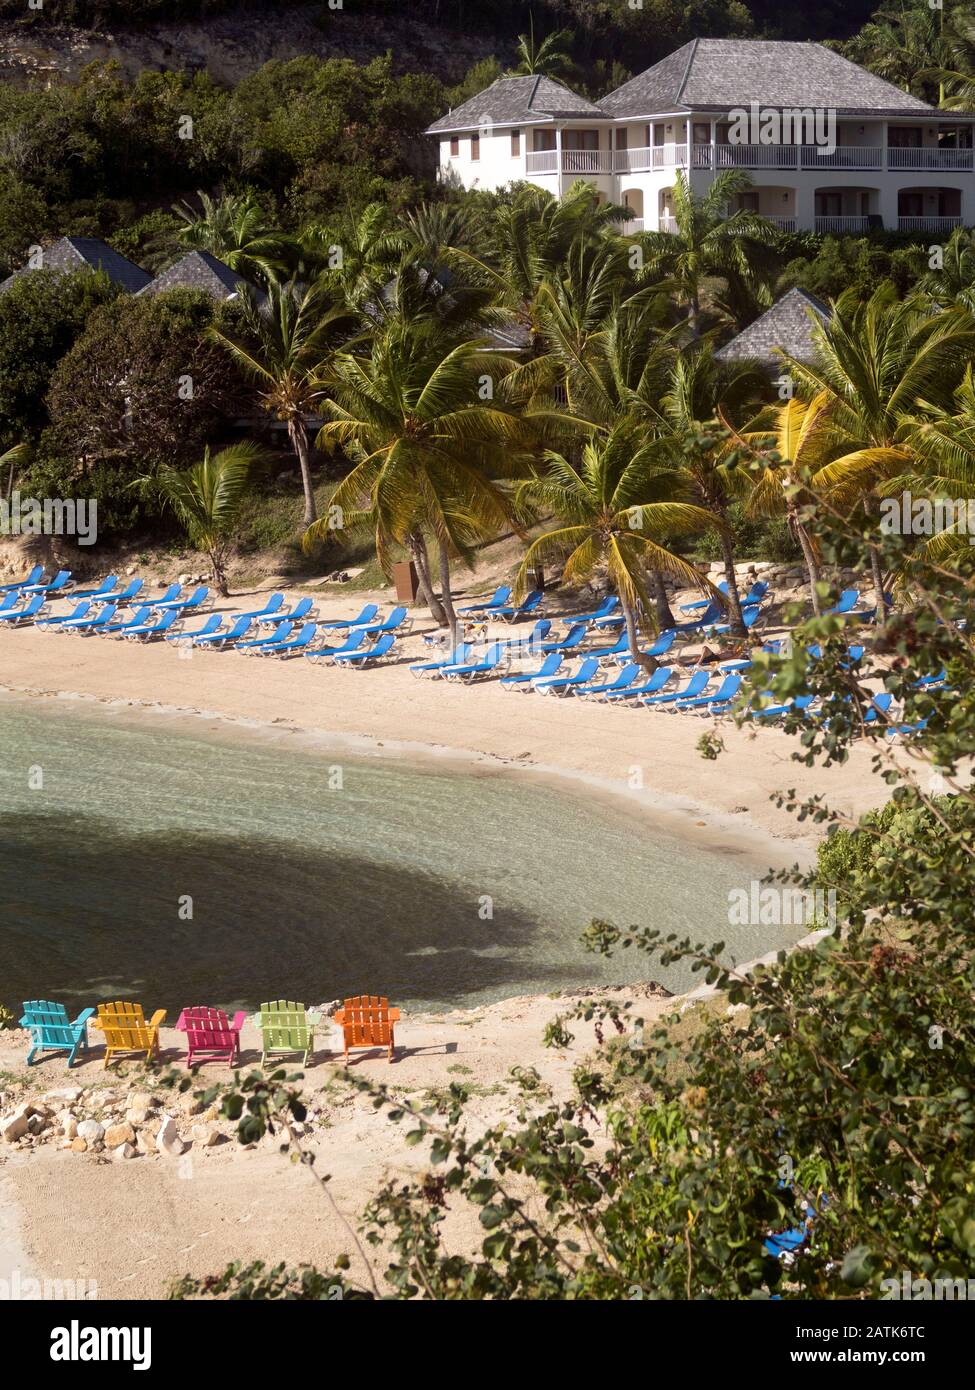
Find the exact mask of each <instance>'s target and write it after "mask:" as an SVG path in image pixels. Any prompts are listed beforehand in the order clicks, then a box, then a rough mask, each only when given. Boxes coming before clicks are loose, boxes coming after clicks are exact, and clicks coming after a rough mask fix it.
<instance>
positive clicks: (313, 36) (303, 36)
mask: <svg viewBox="0 0 975 1390" xmlns="http://www.w3.org/2000/svg"><path fill="white" fill-rule="evenodd" d="M322 15H323V8H322V6H321V5H320V4H314V5H312V4H309V5H295V6H294V7H290V8H288V10H287V11H286V13H285V14H281V13H278V14H276V15H268V14H254V13H250V12H247V11H243V12H241V13H239V14H226V15H217V16H214V17H213V18H210V19H206V20H200V21H198V22H195V23H187V24H175V23H174V24H157V25H152V26H150V27H148V28H145V29H139V30H137V31H134V32H126V31H125V30H122V29H119V28H117V27H113V28H112V29H111V31H109V30H107V29H106V30H102V31H94V30H82V29H74V28H70V27H68V26H62V25H31V26H23V25H19V24H16V23H9V22H7V23H0V78H4V79H7V80H10V79H12V78H16V77H21V78H26V77H41V78H44V77H45V76H47V77H49V78H52V79H53V78H56V77H58V76H62V77H67V78H75V77H77V76H78V73H79V72H80V71H81V69H82V68H83V67H84V66H85V65H86V64H87V63H92V62H104V61H106V60H110V59H111V60H115V61H116V62H118V63H119V65H120V66H121V68H122V71H123V72H124V73H125V74H126V75H127V76H129V77H135V76H136V75H137V74H138V73H139V72H141V71H142V70H143V69H145V68H149V69H154V70H156V71H167V70H169V71H177V72H178V71H190V72H194V71H208V72H209V73H210V75H211V76H212V77H213V78H214V80H215V81H217V82H221V83H227V84H233V83H235V82H239V81H240V80H241V78H243V77H246V76H247V75H248V74H249V73H251V72H254V71H255V70H256V69H257V68H259V67H261V66H262V64H264V63H266V62H268V61H269V60H271V59H274V58H278V59H284V60H287V59H289V58H298V57H301V56H303V55H307V54H312V55H314V56H316V57H320V58H352V59H353V60H354V61H356V62H359V63H365V62H368V61H369V60H370V59H371V58H375V57H376V56H377V55H380V54H383V53H385V52H386V51H387V50H390V51H391V52H392V54H393V59H394V63H395V65H396V68H397V69H398V70H399V71H423V72H431V73H434V74H435V75H437V76H438V77H441V78H442V79H443V80H444V81H445V82H457V81H459V80H460V78H461V77H463V75H464V73H465V72H466V71H467V69H468V68H469V67H470V66H471V65H472V64H473V63H476V62H478V61H479V60H480V59H481V58H484V57H487V56H488V55H489V54H490V53H491V52H492V51H493V48H494V45H492V42H491V40H490V39H489V38H486V37H483V36H475V35H471V34H460V33H457V32H456V31H454V30H450V31H447V30H440V29H435V28H432V27H431V26H429V25H425V24H422V23H420V22H418V21H416V20H414V19H404V20H398V19H393V18H384V19H383V20H382V23H381V25H380V24H377V22H376V21H375V20H374V19H373V18H370V17H369V16H367V15H362V14H353V13H349V12H346V11H339V10H336V11H332V12H327V13H326V16H325V18H324V19H323V18H322Z"/></svg>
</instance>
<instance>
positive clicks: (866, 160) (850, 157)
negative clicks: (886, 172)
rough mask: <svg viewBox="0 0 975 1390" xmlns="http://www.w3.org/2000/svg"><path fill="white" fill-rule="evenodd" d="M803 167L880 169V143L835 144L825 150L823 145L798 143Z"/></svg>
mask: <svg viewBox="0 0 975 1390" xmlns="http://www.w3.org/2000/svg"><path fill="white" fill-rule="evenodd" d="M799 154H800V160H801V165H802V168H803V169H882V168H883V167H884V150H883V146H882V145H837V146H836V149H835V150H830V151H827V150H826V148H825V146H823V145H800V146H799Z"/></svg>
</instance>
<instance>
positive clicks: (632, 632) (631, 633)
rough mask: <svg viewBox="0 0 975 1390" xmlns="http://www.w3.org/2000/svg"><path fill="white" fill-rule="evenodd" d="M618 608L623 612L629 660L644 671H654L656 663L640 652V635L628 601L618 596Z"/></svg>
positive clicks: (634, 615)
mask: <svg viewBox="0 0 975 1390" xmlns="http://www.w3.org/2000/svg"><path fill="white" fill-rule="evenodd" d="M620 607H621V608H622V610H623V621H624V622H625V623H626V638H627V641H628V642H629V644H630V660H631V661H636V662H638V663H639V665H640V666H642V667H643V669H644V670H645V671H650V672H651V673H652V672H653V671H656V669H657V665H658V662H657V661H656V659H655V658H654V657H652V656H647V654H646V652H641V650H640V633H639V630H638V628H637V625H636V614H635V613H634V612H633V606H632V604H631V603H630V602H629V600H628V599H627V598H626V597H625V596H624V595H623V594H620Z"/></svg>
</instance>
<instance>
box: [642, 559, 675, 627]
mask: <svg viewBox="0 0 975 1390" xmlns="http://www.w3.org/2000/svg"><path fill="white" fill-rule="evenodd" d="M648 578H649V581H650V588H651V590H652V592H653V601H654V607H655V608H656V610H657V627H658V628H660V630H661V632H663V631H664V630H665V629H666V628H668V627H673V626H674V623H675V621H676V620H675V618H674V614H673V612H672V610H671V607H670V600H669V599H668V597H667V588H666V586H665V584H664V580H663V575H662V574H661V573H660V571H659V570H655V569H651V570H649V571H648Z"/></svg>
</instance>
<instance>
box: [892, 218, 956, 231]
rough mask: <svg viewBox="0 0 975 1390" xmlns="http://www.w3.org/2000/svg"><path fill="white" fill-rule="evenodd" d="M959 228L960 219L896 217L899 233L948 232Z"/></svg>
mask: <svg viewBox="0 0 975 1390" xmlns="http://www.w3.org/2000/svg"><path fill="white" fill-rule="evenodd" d="M960 226H961V218H960V217H898V219H897V230H898V231H899V232H950V231H951V230H952V228H953V227H960Z"/></svg>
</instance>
